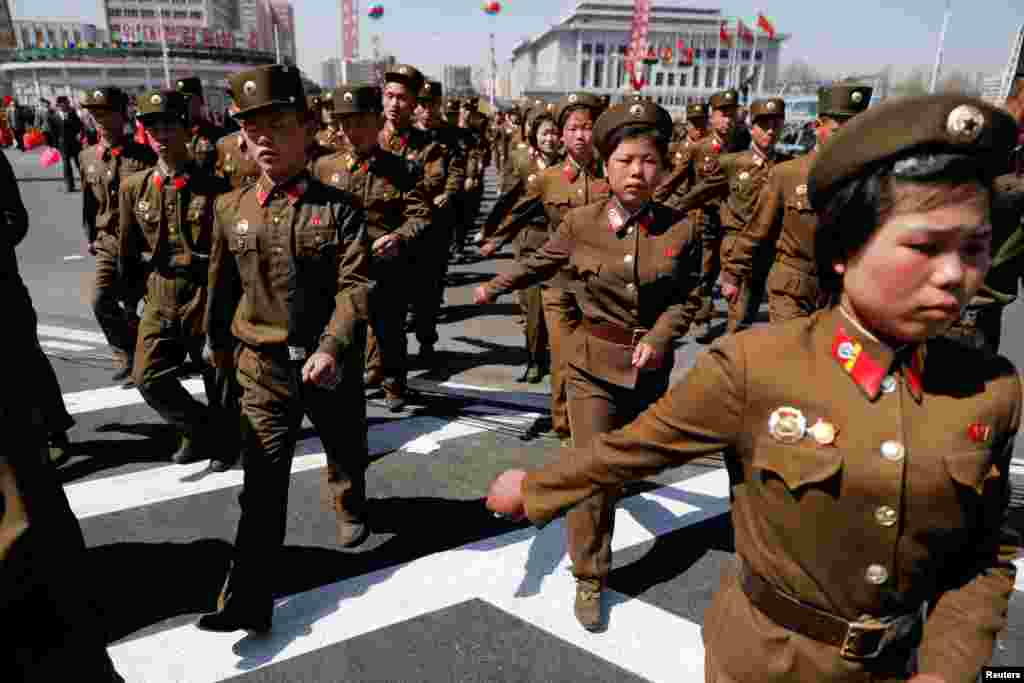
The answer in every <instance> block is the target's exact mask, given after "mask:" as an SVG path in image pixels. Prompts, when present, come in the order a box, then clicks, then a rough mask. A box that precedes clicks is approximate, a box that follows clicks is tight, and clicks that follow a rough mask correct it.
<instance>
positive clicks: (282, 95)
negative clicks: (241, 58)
mask: <svg viewBox="0 0 1024 683" xmlns="http://www.w3.org/2000/svg"><path fill="white" fill-rule="evenodd" d="M228 82H229V83H230V84H231V91H232V94H231V97H232V99H234V101H235V104H237V105H238V112H237V113H236V114H235V116H237V117H242V118H244V117H245V116H248V115H249V114H254V113H256V112H259V111H263V110H265V109H276V108H279V107H293V108H295V109H296V110H298V111H300V112H304V111H305V110H306V95H305V93H304V92H303V90H302V76H301V75H300V74H299V70H298V69H297V68H295V67H293V66H284V65H281V64H270V65H268V66H261V67H258V68H255V69H247V70H246V71H239V72H238V73H235V74H232V75H231V76H230V78H229V79H228Z"/></svg>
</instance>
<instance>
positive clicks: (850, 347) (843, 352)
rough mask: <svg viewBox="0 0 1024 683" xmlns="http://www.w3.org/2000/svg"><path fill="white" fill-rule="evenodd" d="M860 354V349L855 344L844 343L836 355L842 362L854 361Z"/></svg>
mask: <svg viewBox="0 0 1024 683" xmlns="http://www.w3.org/2000/svg"><path fill="white" fill-rule="evenodd" d="M858 352H859V349H858V348H857V347H856V346H854V344H853V342H849V341H844V342H843V343H842V344H840V345H839V349H837V350H836V355H837V356H839V358H841V359H842V360H852V359H854V358H856V357H857V354H858Z"/></svg>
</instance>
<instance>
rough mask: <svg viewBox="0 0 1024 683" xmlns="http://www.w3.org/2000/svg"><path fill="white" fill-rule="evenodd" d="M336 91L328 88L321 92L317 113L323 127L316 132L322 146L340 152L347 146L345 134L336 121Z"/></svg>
mask: <svg viewBox="0 0 1024 683" xmlns="http://www.w3.org/2000/svg"><path fill="white" fill-rule="evenodd" d="M333 113H334V91H333V90H328V91H326V92H324V93H321V94H320V109H319V110H318V111H317V114H318V115H319V116H320V121H321V127H320V131H319V132H317V134H316V141H317V142H319V143H320V146H321V147H326V148H327V149H329V150H331V152H340V151H342V148H343V147H345V146H346V142H345V136H344V135H342V134H341V131H340V130H339V129H338V126H337V124H336V123H335V122H334V118H333V116H332V114H333Z"/></svg>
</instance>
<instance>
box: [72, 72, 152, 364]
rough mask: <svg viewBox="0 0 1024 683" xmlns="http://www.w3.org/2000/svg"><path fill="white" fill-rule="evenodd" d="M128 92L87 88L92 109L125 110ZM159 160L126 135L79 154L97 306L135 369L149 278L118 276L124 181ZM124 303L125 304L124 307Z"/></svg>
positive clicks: (115, 345) (116, 347) (119, 357)
mask: <svg viewBox="0 0 1024 683" xmlns="http://www.w3.org/2000/svg"><path fill="white" fill-rule="evenodd" d="M126 100H127V96H126V95H125V94H124V93H123V92H122V91H121V90H118V89H116V88H101V89H99V90H96V91H94V92H91V93H87V94H86V97H85V99H84V100H83V102H82V106H83V107H85V108H86V109H87V110H93V109H105V108H114V109H116V110H120V111H124V109H125V104H126ZM154 163H156V153H155V152H153V150H152V149H150V148H149V147H147V146H145V145H140V144H138V143H136V142H133V141H132V140H131V139H127V138H126V139H125V140H124V142H123V144H121V145H118V146H116V147H115V146H111V145H110V144H109V143H107V142H106V141H102V142H100V143H99V144H96V145H92V146H90V147H86V148H85V149H84V150H82V152H81V153H80V154H79V157H78V167H79V168H80V169H81V170H82V223H83V225H84V226H85V239H86V241H87V242H89V243H91V244H93V245H95V250H96V275H95V280H94V283H93V292H92V309H93V312H94V313H95V315H96V321H97V322H98V323H99V325H100V328H101V329H102V330H103V333H104V335H105V336H106V338H107V342H108V343H109V344H110V346H111V349H112V350H113V353H114V359H115V362H117V364H118V365H119V366H121V367H122V368H123V369H130V368H131V365H132V354H134V352H135V341H136V335H137V332H138V318H137V316H136V315H135V306H136V304H137V303H138V300H139V299H140V298H141V296H142V290H143V288H144V286H145V285H144V283H119V281H118V277H117V254H118V242H119V240H118V232H117V231H118V224H119V221H120V212H119V209H118V197H119V190H120V187H121V182H122V181H123V180H124V179H125V178H127V177H128V176H130V175H132V174H133V173H137V172H139V171H142V170H145V169H147V168H150V167H151V166H153V164H154ZM122 302H123V307H122Z"/></svg>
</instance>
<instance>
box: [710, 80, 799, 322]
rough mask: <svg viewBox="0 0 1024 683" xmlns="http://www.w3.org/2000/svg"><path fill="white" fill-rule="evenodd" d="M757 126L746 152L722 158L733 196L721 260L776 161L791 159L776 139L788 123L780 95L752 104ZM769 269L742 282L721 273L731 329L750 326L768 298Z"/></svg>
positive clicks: (726, 206) (727, 202)
mask: <svg viewBox="0 0 1024 683" xmlns="http://www.w3.org/2000/svg"><path fill="white" fill-rule="evenodd" d="M750 116H751V122H752V123H753V126H752V128H751V134H752V137H753V144H752V145H751V146H750V149H749V150H747V151H745V152H737V153H735V154H725V155H723V156H722V157H721V165H722V171H723V172H724V173H725V176H726V178H727V179H728V182H729V196H728V198H727V199H726V200H725V203H724V204H723V205H722V213H721V215H722V228H723V232H724V235H723V237H722V254H721V262H722V263H723V264H726V263H728V262H729V254H730V252H731V251H732V247H733V244H735V242H736V238H737V236H738V235H739V234H740V233H742V232H743V231H744V229H745V228H746V226H747V225H748V224H749V223H750V217H751V215H752V214H753V211H754V204H755V203H756V202H757V198H758V196H759V195H760V192H761V188H762V187H764V184H765V181H766V180H767V178H768V174H769V173H770V172H771V169H773V168H774V167H775V166H776V164H779V163H782V162H785V161H789V160H790V158H789V157H784V156H782V155H779V154H776V152H775V141H776V140H777V139H778V135H779V131H780V130H781V129H782V126H783V124H784V123H785V122H786V103H785V101H783V100H782V99H779V98H771V99H766V100H755V101H754V103H753V104H752V105H750ZM767 275H768V272H767V270H764V269H763V268H762V272H758V273H754V274H753V275H752V276H751V277H750V278H749V279H748V280H747V281H745V282H743V283H740V282H736V281H734V280H732V279H731V277H730V275H729V273H728V271H726V270H723V271H722V275H721V276H720V278H719V279H720V282H721V284H722V296H723V298H724V299H725V300H726V301H728V302H729V322H728V326H727V328H726V331H727V332H735V331H736V330H738V329H741V328H747V327H750V326H751V325H752V324H753V322H754V318H756V317H757V311H758V309H759V308H760V306H761V299H762V298H764V281H765V278H766V277H767Z"/></svg>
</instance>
